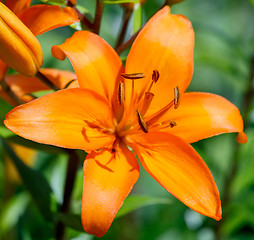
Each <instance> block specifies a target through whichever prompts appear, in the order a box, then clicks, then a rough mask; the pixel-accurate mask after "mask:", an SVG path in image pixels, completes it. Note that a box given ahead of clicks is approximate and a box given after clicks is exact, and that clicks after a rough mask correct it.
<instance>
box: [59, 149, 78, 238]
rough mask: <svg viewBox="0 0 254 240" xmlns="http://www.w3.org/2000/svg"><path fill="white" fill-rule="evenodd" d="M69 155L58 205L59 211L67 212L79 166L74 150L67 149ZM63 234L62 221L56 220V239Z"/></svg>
mask: <svg viewBox="0 0 254 240" xmlns="http://www.w3.org/2000/svg"><path fill="white" fill-rule="evenodd" d="M66 151H67V153H68V155H69V160H68V168H67V175H66V180H65V188H64V198H63V203H62V205H61V207H60V212H61V213H67V212H68V211H69V208H70V202H71V195H72V191H73V187H74V182H75V178H76V174H77V170H78V167H79V157H78V155H77V153H76V152H75V150H72V149H67V150H66ZM64 234H65V226H64V224H63V223H62V222H58V223H57V225H56V240H63V239H64Z"/></svg>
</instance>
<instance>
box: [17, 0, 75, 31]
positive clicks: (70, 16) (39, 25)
mask: <svg viewBox="0 0 254 240" xmlns="http://www.w3.org/2000/svg"><path fill="white" fill-rule="evenodd" d="M19 18H20V20H21V21H22V22H23V23H24V24H25V25H26V26H27V27H28V28H29V29H30V30H31V31H32V33H33V34H34V35H39V34H42V33H44V32H47V31H49V30H52V29H55V28H58V27H63V26H67V25H70V24H72V23H75V22H77V21H79V19H78V16H77V14H76V12H75V10H74V9H73V8H70V7H66V8H61V7H60V6H56V5H35V6H32V7H30V8H29V9H27V10H26V11H23V12H22V13H21V14H20V15H19Z"/></svg>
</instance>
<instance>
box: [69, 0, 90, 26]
mask: <svg viewBox="0 0 254 240" xmlns="http://www.w3.org/2000/svg"><path fill="white" fill-rule="evenodd" d="M67 6H69V7H72V8H73V9H74V10H75V12H76V13H77V15H78V18H79V20H80V21H81V22H82V23H83V24H84V25H85V26H86V27H87V28H89V29H92V28H93V23H92V22H91V21H90V20H89V19H87V18H86V16H85V15H84V14H83V13H81V12H80V11H79V10H78V9H77V7H76V6H75V5H74V4H73V3H72V2H71V1H68V2H67Z"/></svg>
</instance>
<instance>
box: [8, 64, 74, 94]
mask: <svg viewBox="0 0 254 240" xmlns="http://www.w3.org/2000/svg"><path fill="white" fill-rule="evenodd" d="M40 71H41V72H42V73H43V74H44V75H45V76H46V77H47V78H48V79H49V80H50V81H51V82H52V83H54V84H55V85H56V86H57V87H59V88H60V89H63V88H65V86H66V85H67V84H68V83H70V82H71V81H72V80H75V79H76V75H75V73H73V72H70V71H62V70H58V69H50V68H44V69H41V70H40ZM5 81H6V83H7V84H8V86H9V87H10V88H11V90H12V91H13V92H14V93H15V94H16V95H17V96H18V97H20V98H23V96H24V95H25V94H29V93H33V92H37V91H43V90H48V89H49V88H48V86H46V85H45V84H44V83H43V82H41V81H40V80H39V79H38V78H36V77H26V76H23V75H21V74H14V75H8V76H6V78H5ZM75 87H76V88H77V87H79V85H78V81H77V80H76V81H73V82H71V84H70V86H69V87H68V88H75Z"/></svg>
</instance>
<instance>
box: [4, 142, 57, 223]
mask: <svg viewBox="0 0 254 240" xmlns="http://www.w3.org/2000/svg"><path fill="white" fill-rule="evenodd" d="M2 142H3V146H4V149H5V150H6V152H7V153H8V155H9V156H10V158H11V160H12V162H13V164H14V165H15V167H16V169H17V171H18V172H19V175H20V177H21V179H22V181H23V183H24V185H25V187H26V188H27V190H28V192H29V193H30V194H31V196H32V198H33V200H34V202H35V204H36V205H37V207H38V209H39V210H40V212H41V214H42V216H43V217H44V218H45V219H46V220H52V219H53V211H52V210H53V209H55V208H56V201H55V199H54V197H53V193H52V190H51V188H50V186H49V184H48V182H47V181H46V179H45V178H44V176H43V175H42V174H41V173H40V172H38V171H36V170H34V169H32V168H29V167H28V166H27V165H25V164H24V163H23V162H22V161H21V160H20V159H19V157H18V156H17V155H16V153H15V152H14V151H13V150H12V148H11V147H10V145H9V144H8V143H7V142H6V141H5V140H4V139H2Z"/></svg>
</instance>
